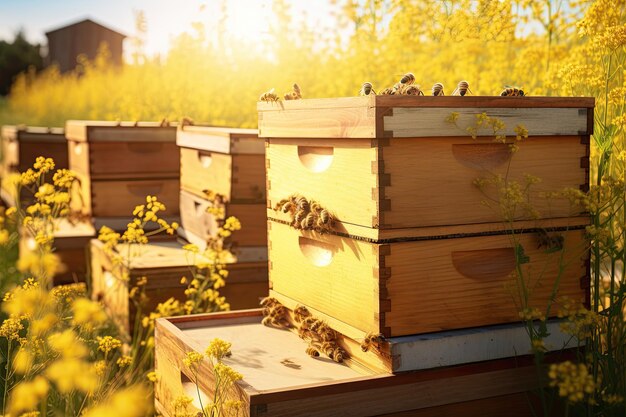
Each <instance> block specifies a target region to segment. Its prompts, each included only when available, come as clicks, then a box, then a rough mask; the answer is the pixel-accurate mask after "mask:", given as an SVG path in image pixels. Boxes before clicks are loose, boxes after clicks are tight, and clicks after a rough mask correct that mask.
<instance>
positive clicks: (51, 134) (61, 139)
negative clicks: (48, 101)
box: [0, 126, 69, 205]
mask: <svg viewBox="0 0 626 417" xmlns="http://www.w3.org/2000/svg"><path fill="white" fill-rule="evenodd" d="M1 136H2V169H1V171H0V176H2V177H3V178H4V177H6V176H8V175H9V174H11V173H16V172H24V171H26V170H27V169H28V168H32V166H33V164H34V163H35V160H36V159H37V157H39V156H45V157H46V158H52V159H54V164H55V169H62V168H68V167H69V164H68V155H67V140H66V139H65V131H64V129H63V128H58V127H50V128H49V127H34V126H2V132H1ZM14 194H15V191H14V190H8V189H4V188H3V190H2V195H3V198H4V199H5V201H7V203H9V204H10V205H15V195H14ZM20 199H21V200H22V201H23V202H24V203H26V204H30V202H31V201H33V199H34V197H33V194H32V193H29V192H28V191H26V190H23V191H22V193H21V196H20Z"/></svg>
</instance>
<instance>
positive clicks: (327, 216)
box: [319, 209, 332, 225]
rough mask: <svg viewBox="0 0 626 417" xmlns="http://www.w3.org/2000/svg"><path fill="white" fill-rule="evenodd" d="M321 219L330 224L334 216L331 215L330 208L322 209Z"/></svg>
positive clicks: (325, 223)
mask: <svg viewBox="0 0 626 417" xmlns="http://www.w3.org/2000/svg"><path fill="white" fill-rule="evenodd" d="M319 219H320V220H321V222H322V224H324V225H327V224H330V222H331V220H332V216H331V215H330V213H329V212H328V210H325V209H322V210H321V211H320V218H319Z"/></svg>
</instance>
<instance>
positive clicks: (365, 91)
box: [359, 82, 376, 96]
mask: <svg viewBox="0 0 626 417" xmlns="http://www.w3.org/2000/svg"><path fill="white" fill-rule="evenodd" d="M370 94H372V95H374V96H375V95H376V91H374V88H373V86H372V83H370V82H365V83H363V86H362V87H361V90H359V95H360V96H369V95H370Z"/></svg>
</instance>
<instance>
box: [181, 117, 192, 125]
mask: <svg viewBox="0 0 626 417" xmlns="http://www.w3.org/2000/svg"><path fill="white" fill-rule="evenodd" d="M180 125H181V126H193V120H192V119H191V118H189V117H183V118H182V119H181V121H180Z"/></svg>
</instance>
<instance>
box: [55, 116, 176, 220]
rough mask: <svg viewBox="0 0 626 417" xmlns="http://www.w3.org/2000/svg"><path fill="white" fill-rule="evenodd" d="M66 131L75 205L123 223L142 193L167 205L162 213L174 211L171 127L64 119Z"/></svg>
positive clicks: (173, 167) (89, 213)
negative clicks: (75, 179) (74, 180)
mask: <svg viewBox="0 0 626 417" xmlns="http://www.w3.org/2000/svg"><path fill="white" fill-rule="evenodd" d="M65 130H66V136H67V140H68V152H69V165H70V169H72V170H73V171H75V172H76V173H77V174H78V178H79V179H80V182H81V185H80V187H77V189H76V190H75V192H76V193H77V195H75V196H74V197H73V198H72V202H73V203H74V204H75V206H74V208H75V209H77V210H80V211H81V212H82V213H83V214H85V215H90V216H93V217H96V218H101V219H104V218H106V219H111V220H113V221H115V220H121V219H124V220H121V223H124V222H126V223H127V219H130V218H132V211H133V209H134V208H135V206H137V205H139V204H142V203H144V202H145V197H146V195H155V196H157V197H158V198H159V201H161V202H163V203H164V204H165V205H166V207H167V216H175V215H177V214H178V206H179V201H178V194H179V188H180V185H179V176H180V173H179V170H180V160H179V158H178V149H177V147H176V128H175V127H173V126H169V125H165V124H160V123H150V122H138V123H130V122H123V123H116V122H98V121H79V120H69V121H68V122H67V123H66V128H65ZM124 226H125V224H124Z"/></svg>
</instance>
